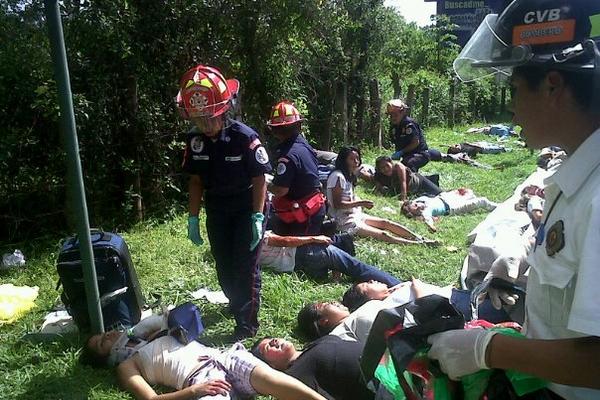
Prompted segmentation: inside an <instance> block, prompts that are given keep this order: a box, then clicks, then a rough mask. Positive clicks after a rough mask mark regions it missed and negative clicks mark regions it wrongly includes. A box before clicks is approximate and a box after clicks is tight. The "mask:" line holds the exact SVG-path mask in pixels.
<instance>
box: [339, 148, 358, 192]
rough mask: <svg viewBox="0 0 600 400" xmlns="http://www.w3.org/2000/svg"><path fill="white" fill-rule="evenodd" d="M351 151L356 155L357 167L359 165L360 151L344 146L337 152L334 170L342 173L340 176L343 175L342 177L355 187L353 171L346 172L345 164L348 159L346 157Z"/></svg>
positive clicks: (346, 164) (346, 165)
mask: <svg viewBox="0 0 600 400" xmlns="http://www.w3.org/2000/svg"><path fill="white" fill-rule="evenodd" d="M353 151H355V152H356V154H358V163H359V165H361V164H362V157H361V155H360V150H359V149H358V147H355V146H344V147H342V148H341V149H340V151H339V152H338V156H337V158H336V159H335V169H336V170H340V171H342V174H344V177H345V178H346V179H347V180H348V181H350V182H352V184H353V185H356V181H357V179H356V175H354V173H353V171H350V170H348V163H347V162H346V160H347V159H348V156H349V155H350V153H352V152H353Z"/></svg>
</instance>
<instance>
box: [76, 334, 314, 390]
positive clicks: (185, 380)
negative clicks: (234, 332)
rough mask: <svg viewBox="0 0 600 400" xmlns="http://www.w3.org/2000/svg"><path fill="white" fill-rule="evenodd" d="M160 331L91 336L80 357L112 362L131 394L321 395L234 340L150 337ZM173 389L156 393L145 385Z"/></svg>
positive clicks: (98, 364) (102, 363) (91, 361)
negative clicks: (220, 346)
mask: <svg viewBox="0 0 600 400" xmlns="http://www.w3.org/2000/svg"><path fill="white" fill-rule="evenodd" d="M158 332H159V331H153V332H152V333H150V334H149V335H146V336H145V337H146V338H148V339H149V340H150V341H146V340H140V339H137V338H136V339H130V338H129V336H128V335H127V334H126V333H125V332H118V331H109V332H106V333H103V334H99V335H94V336H92V337H91V338H90V339H89V340H88V341H87V343H86V346H85V347H84V350H83V353H82V362H83V363H85V364H88V365H91V366H94V367H101V366H109V365H117V377H118V380H119V383H120V384H121V386H122V387H123V388H124V389H125V390H127V391H128V392H130V393H132V394H133V395H134V396H135V398H136V399H172V400H183V399H199V398H202V399H222V400H225V399H237V398H247V397H252V396H255V395H257V394H262V395H270V396H273V397H275V398H277V399H290V400H292V399H293V400H296V399H297V400H300V399H324V397H323V396H321V395H319V394H318V393H316V392H315V391H313V390H312V389H310V388H309V387H307V386H306V385H304V384H303V383H301V382H300V381H298V380H296V379H295V378H293V377H291V376H288V375H286V374H284V373H282V372H279V371H277V370H275V369H273V368H271V367H269V366H268V365H267V364H265V363H264V362H262V361H260V360H258V359H257V358H256V357H254V356H253V355H252V354H250V353H249V352H248V351H246V350H245V349H244V346H243V345H242V344H240V343H236V344H235V345H233V346H232V347H231V348H229V349H228V350H225V351H220V350H217V349H213V348H210V347H206V346H204V345H202V344H200V343H199V342H196V341H192V342H190V343H189V344H187V345H183V344H181V343H179V342H178V341H177V340H176V339H175V338H174V337H172V336H162V337H159V338H157V339H154V340H151V339H152V337H153V336H155V335H156V333H158ZM155 384H159V385H164V386H168V387H171V388H175V389H177V391H176V392H173V393H166V394H162V395H157V394H156V392H155V391H154V389H153V388H152V387H151V386H150V385H155Z"/></svg>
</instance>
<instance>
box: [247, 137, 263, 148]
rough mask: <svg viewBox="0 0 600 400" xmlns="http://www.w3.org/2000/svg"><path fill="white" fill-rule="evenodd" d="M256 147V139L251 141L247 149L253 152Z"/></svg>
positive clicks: (258, 144) (257, 144)
mask: <svg viewBox="0 0 600 400" xmlns="http://www.w3.org/2000/svg"><path fill="white" fill-rule="evenodd" d="M257 146H260V139H259V138H256V139H254V140H253V141H251V142H250V145H249V146H248V147H250V150H254V149H255V148H256V147H257Z"/></svg>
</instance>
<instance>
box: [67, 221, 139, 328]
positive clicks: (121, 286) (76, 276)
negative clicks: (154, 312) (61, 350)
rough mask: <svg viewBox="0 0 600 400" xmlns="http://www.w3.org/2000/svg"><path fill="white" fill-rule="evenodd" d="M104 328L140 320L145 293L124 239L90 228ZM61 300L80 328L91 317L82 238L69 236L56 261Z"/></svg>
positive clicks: (126, 325)
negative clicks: (84, 274) (80, 248)
mask: <svg viewBox="0 0 600 400" xmlns="http://www.w3.org/2000/svg"><path fill="white" fill-rule="evenodd" d="M91 239H92V247H93V252H94V262H95V265H96V277H97V281H98V290H99V293H100V303H101V308H102V316H103V319H104V329H105V330H110V329H115V328H127V327H131V326H133V325H135V324H136V323H138V322H139V321H140V317H141V313H142V307H143V306H144V297H143V295H142V292H141V289H140V284H139V282H138V278H137V274H136V272H135V269H134V267H133V263H132V262H131V255H130V254H129V249H128V247H127V243H125V240H124V239H123V238H122V237H121V236H120V235H118V234H116V233H109V232H103V231H100V230H92V231H91ZM56 268H57V272H58V276H59V282H58V286H57V288H58V287H59V286H60V285H62V287H63V291H62V293H61V300H62V302H63V303H64V305H65V307H66V309H67V311H68V312H69V314H70V315H71V316H72V317H73V320H74V321H75V323H76V324H77V326H78V327H79V329H80V330H81V331H89V329H90V320H89V315H88V309H87V297H86V294H85V285H84V281H83V271H82V262H81V255H80V252H79V240H78V238H77V237H76V236H74V237H70V238H67V239H66V240H65V241H64V242H63V245H62V248H61V250H60V253H59V255H58V261H57V267H56Z"/></svg>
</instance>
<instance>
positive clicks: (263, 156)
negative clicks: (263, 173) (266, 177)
mask: <svg viewBox="0 0 600 400" xmlns="http://www.w3.org/2000/svg"><path fill="white" fill-rule="evenodd" d="M254 157H255V158H256V161H258V162H259V163H260V164H266V163H268V162H269V155H268V154H267V150H265V148H264V147H262V146H260V147H259V148H258V149H256V152H255V153H254Z"/></svg>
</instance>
